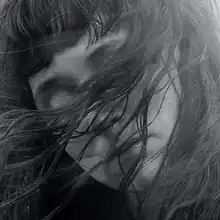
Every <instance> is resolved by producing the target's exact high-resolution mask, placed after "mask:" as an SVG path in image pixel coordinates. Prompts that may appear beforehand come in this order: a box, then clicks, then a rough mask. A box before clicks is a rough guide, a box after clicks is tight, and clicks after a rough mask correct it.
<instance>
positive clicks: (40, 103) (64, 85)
mask: <svg viewBox="0 0 220 220" xmlns="http://www.w3.org/2000/svg"><path fill="white" fill-rule="evenodd" d="M76 89H77V84H76V82H74V80H73V79H72V78H71V79H69V78H66V77H56V78H52V79H50V80H48V81H47V82H45V83H44V84H43V85H41V86H40V87H39V88H38V90H37V91H36V94H35V103H36V106H37V108H38V109H41V110H43V109H57V108H63V107H65V106H67V105H69V104H71V100H72V98H73V97H74V96H75V93H76Z"/></svg>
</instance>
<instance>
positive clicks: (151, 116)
mask: <svg viewBox="0 0 220 220" xmlns="http://www.w3.org/2000/svg"><path fill="white" fill-rule="evenodd" d="M127 37H128V34H127V32H126V31H124V30H121V31H119V32H118V33H115V34H111V35H109V36H107V37H105V38H103V39H102V40H100V41H98V42H97V43H96V44H95V45H92V46H90V47H89V48H87V43H88V36H87V34H85V35H84V36H83V37H82V38H81V39H80V40H79V41H78V43H77V44H75V45H74V46H72V47H69V48H68V49H65V50H63V51H62V52H57V53H55V55H54V57H53V62H52V64H51V65H50V66H49V67H48V68H46V69H43V70H41V71H40V72H38V73H37V74H36V75H34V76H32V77H30V78H29V84H30V87H31V89H32V93H33V97H34V99H35V103H36V106H37V108H38V109H44V108H46V106H47V107H48V106H49V107H50V108H54V109H56V108H60V107H64V106H66V105H67V104H70V102H71V100H72V96H73V95H74V94H72V93H71V92H70V90H69V89H67V88H65V87H62V88H61V87H59V85H58V84H56V85H53V83H51V84H48V85H49V86H48V89H46V90H44V92H43V93H41V95H39V94H38V90H39V88H40V87H41V86H42V85H43V84H45V83H46V82H48V81H50V80H51V79H53V78H55V77H59V78H60V79H62V78H63V79H68V80H70V81H72V83H73V84H74V83H75V84H82V83H83V82H85V81H86V80H88V79H89V78H90V77H92V75H93V71H92V68H91V66H90V62H91V60H90V61H89V60H88V57H91V56H90V55H91V54H94V55H95V56H97V57H94V60H95V61H94V62H96V61H97V63H95V65H96V66H97V64H98V62H99V59H102V60H103V58H104V57H105V54H104V53H105V52H106V51H105V50H102V48H105V47H103V46H105V45H111V46H112V45H113V46H114V47H115V48H118V47H120V46H121V45H122V44H123V43H124V42H125V40H126V38H127ZM162 57H163V60H166V59H167V55H166V50H164V51H162ZM175 58H176V62H177V63H178V61H179V50H178V48H176V53H175ZM158 62H159V63H158V64H157V65H151V66H146V70H145V75H144V77H143V79H142V80H141V82H140V84H139V85H138V86H137V87H136V88H135V89H134V90H133V92H132V93H131V94H130V96H129V99H128V103H127V108H126V111H125V114H124V116H123V118H122V119H121V120H120V121H119V122H118V123H117V124H115V125H114V126H113V127H112V128H110V129H109V130H107V131H106V132H104V133H103V134H101V135H99V136H97V137H96V138H95V139H94V140H93V141H92V142H91V143H90V145H89V146H88V149H87V150H86V152H85V153H84V156H83V159H82V160H81V161H80V163H79V165H80V166H81V167H82V168H83V169H84V170H85V171H88V170H90V169H91V168H92V167H93V166H94V165H96V164H97V163H98V162H100V161H101V160H103V159H105V158H106V157H107V155H108V153H109V151H110V150H111V148H112V147H116V148H117V146H118V145H119V144H120V143H121V142H123V140H125V139H126V138H128V137H130V136H131V135H132V134H133V133H135V132H136V131H137V125H136V122H135V120H134V121H132V122H131V123H130V124H129V126H128V127H127V128H126V129H125V130H124V131H123V133H122V134H121V135H120V137H119V139H118V141H117V142H116V141H115V139H116V136H117V134H118V132H119V131H120V130H121V128H122V127H123V125H125V124H126V122H127V121H128V119H129V118H130V117H131V115H132V114H133V113H134V111H135V109H136V107H137V105H138V103H139V101H140V99H141V97H142V93H143V90H144V88H145V85H146V83H147V80H148V77H147V76H148V74H150V73H151V74H152V72H153V73H154V76H156V75H157V73H158V72H159V71H160V70H161V68H163V61H162V59H161V61H158ZM177 75H178V73H177V69H176V68H175V65H172V64H171V65H170V73H169V74H166V75H165V76H164V78H163V79H162V80H161V82H160V83H159V85H158V91H159V92H157V93H156V94H155V95H154V96H153V98H152V100H151V102H150V106H149V110H148V114H147V119H148V122H149V123H150V124H149V127H148V133H149V134H150V135H152V137H151V138H149V140H148V142H147V145H146V146H145V147H146V151H145V152H146V155H145V162H147V161H148V162H147V163H146V164H145V165H144V166H143V168H142V169H141V170H140V172H139V173H138V175H137V176H136V178H135V180H134V182H133V183H134V184H135V186H136V187H138V188H143V187H144V186H145V184H146V182H149V181H151V180H152V178H153V177H154V176H155V174H156V173H157V171H158V168H159V166H160V164H161V162H162V160H163V157H164V154H165V150H163V149H164V148H165V146H166V144H167V142H168V140H169V137H170V135H171V132H172V131H173V129H174V125H175V123H176V120H177V108H178V95H180V93H181V88H180V82H179V77H178V76H177ZM172 81H173V83H171V82H172ZM170 83H171V84H170ZM113 104H114V103H113ZM113 104H112V105H113ZM111 107H112V106H107V107H106V108H104V109H103V110H102V111H101V112H100V113H99V115H98V118H97V120H98V121H102V120H103V119H104V118H105V117H106V115H107V114H108V113H109V111H110V109H111ZM123 107H124V103H123V102H122V103H121V106H118V107H117V110H116V111H117V113H120V112H122V111H123ZM95 115H96V112H92V113H90V114H89V115H88V116H87V117H86V118H85V119H84V120H83V122H82V123H81V125H80V128H82V129H83V128H85V127H86V126H87V125H88V123H89V122H91V120H92V119H93V118H94V116H95ZM90 139H91V136H90V135H84V136H82V137H80V138H78V139H74V140H72V141H70V142H69V144H68V146H67V148H66V151H67V153H68V154H69V155H70V157H72V158H73V159H76V158H77V156H78V155H79V154H80V152H81V150H82V149H83V148H84V147H85V145H86V143H87V142H88V140H90ZM110 146H111V147H110ZM139 152H140V146H138V145H137V146H136V147H134V148H133V149H132V150H130V151H129V152H126V153H125V154H124V155H123V156H122V157H121V164H122V167H123V169H124V171H125V172H127V171H128V170H129V168H130V167H131V166H132V164H133V163H134V161H135V159H136V158H137V155H138V153H139ZM157 153H158V155H157V156H156V157H155V158H154V159H152V160H149V159H151V158H152V157H153V156H154V155H155V154H157ZM91 175H92V176H93V178H95V179H96V180H97V181H100V182H102V183H104V184H106V185H108V186H110V187H113V188H118V187H119V184H120V181H121V180H122V178H123V176H124V174H123V172H122V171H121V168H120V166H119V162H118V159H117V158H116V159H114V160H113V161H111V162H109V163H108V164H104V165H101V166H100V167H99V168H98V169H96V170H95V171H94V172H93V173H92V174H91Z"/></svg>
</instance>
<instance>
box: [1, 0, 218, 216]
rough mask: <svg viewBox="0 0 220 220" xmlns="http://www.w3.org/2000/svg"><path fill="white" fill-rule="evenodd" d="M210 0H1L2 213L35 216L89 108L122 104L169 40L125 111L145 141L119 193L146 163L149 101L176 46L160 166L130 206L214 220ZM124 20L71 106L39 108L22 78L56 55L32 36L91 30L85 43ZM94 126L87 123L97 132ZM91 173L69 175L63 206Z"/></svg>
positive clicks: (214, 79) (214, 71)
mask: <svg viewBox="0 0 220 220" xmlns="http://www.w3.org/2000/svg"><path fill="white" fill-rule="evenodd" d="M214 7H215V4H214V3H212V4H211V3H210V2H209V1H208V0H202V1H199V2H198V1H193V0H182V1H170V0H147V1H141V0H140V1H132V0H115V1H108V0H44V1H39V0H30V1H25V0H14V1H11V0H9V1H7V2H6V4H5V5H4V8H3V10H2V12H1V20H0V22H1V25H0V29H1V32H0V39H1V41H0V48H1V61H0V64H1V84H0V86H1V95H0V100H1V116H0V128H1V131H2V132H1V139H0V151H1V152H0V155H1V159H0V162H1V165H0V168H1V171H0V175H1V179H0V186H1V187H0V190H1V193H0V200H1V203H0V210H1V211H0V214H1V215H0V216H1V217H0V218H1V219H4V220H5V219H9V220H11V219H22V220H24V219H39V218H40V217H39V215H38V213H39V210H38V207H39V201H40V198H41V189H42V187H43V186H44V185H45V184H46V183H47V182H48V180H49V179H50V178H52V177H53V176H55V175H57V174H58V173H59V172H61V171H59V169H58V167H59V166H58V165H59V162H60V158H61V155H62V154H63V152H64V151H65V147H66V145H67V143H68V141H69V140H70V139H71V138H74V137H72V134H73V133H74V131H76V130H77V128H78V126H79V124H80V122H81V121H82V120H83V118H85V116H86V115H87V114H88V113H89V111H91V109H92V110H94V108H97V109H101V108H103V106H105V105H107V104H108V103H109V102H112V101H113V100H114V101H115V100H120V101H121V100H125V103H126V100H127V98H128V96H129V94H130V93H131V91H132V90H133V89H134V88H135V87H136V86H138V84H139V82H140V81H141V79H142V77H143V74H144V70H145V68H148V67H149V66H152V65H154V66H157V61H158V60H159V59H160V58H161V53H160V52H161V51H162V50H163V49H164V48H167V50H168V59H167V60H164V68H163V69H162V70H161V71H160V73H159V74H158V76H157V77H153V75H154V74H153V73H155V72H156V70H157V68H152V69H153V71H152V72H151V74H150V76H149V81H148V82H149V83H147V84H146V88H145V90H144V93H143V97H142V99H141V101H140V103H139V105H138V107H137V109H136V111H135V114H134V115H133V116H132V118H131V119H130V121H131V120H134V119H138V120H137V123H138V127H139V128H140V129H139V130H138V133H139V136H140V139H139V140H135V141H139V142H141V143H142V145H143V150H142V151H141V153H140V155H139V158H138V160H137V162H136V164H134V166H132V168H131V169H130V170H129V172H128V173H127V174H126V175H125V178H124V179H123V181H122V183H121V185H120V190H121V192H123V193H124V194H125V195H127V192H128V186H129V185H130V184H131V182H132V180H133V179H134V177H135V175H136V173H137V171H138V170H139V169H140V167H141V166H142V165H143V164H142V161H143V155H144V146H145V145H146V142H147V139H148V132H147V127H148V124H149V122H148V121H147V112H148V107H149V103H150V100H151V98H152V96H153V95H154V94H155V92H156V88H157V85H158V83H159V82H160V80H161V79H162V78H163V76H164V75H169V72H170V69H169V68H170V65H169V64H170V63H171V62H173V61H175V56H174V53H175V48H176V47H177V46H178V47H179V50H180V62H179V63H176V68H177V69H178V73H179V77H180V81H181V87H182V94H181V96H180V97H179V113H178V120H177V123H176V126H175V129H174V131H173V133H172V135H171V138H170V141H169V143H168V144H167V146H166V152H167V156H166V157H165V158H164V162H163V163H162V164H161V168H160V170H159V172H158V174H157V175H156V176H155V178H154V180H153V182H152V184H150V185H149V186H148V188H147V189H146V192H141V193H140V194H139V193H136V197H137V201H138V203H137V205H135V206H134V207H135V208H134V210H133V213H134V216H135V217H136V218H138V217H143V218H146V219H148V218H149V219H159V218H161V219H172V218H173V219H175V218H176V219H179V218H180V216H181V218H183V219H187V218H190V219H217V218H218V212H219V210H218V208H219V193H220V187H219V182H220V181H219V176H220V174H219V169H220V167H219V165H220V161H219V158H220V157H219V152H218V146H219V133H220V128H219V123H218V117H219V113H220V109H219V94H218V93H219V91H220V90H219V89H220V88H219V80H218V79H219V74H218V72H219V70H220V65H219V54H220V48H219V39H218V36H217V31H218V30H217V22H216V17H215V15H214V14H213V10H214V9H213V8H214ZM103 18H104V19H103ZM122 25H123V27H125V28H126V29H128V31H129V34H130V35H129V39H128V40H127V41H126V43H125V45H124V46H123V47H122V48H119V49H118V50H117V51H116V52H115V53H114V56H109V57H107V58H106V60H105V62H104V64H103V65H102V66H101V68H99V70H97V74H95V76H94V77H92V78H91V79H90V80H89V81H88V82H86V83H85V84H83V85H82V86H81V87H80V88H78V91H77V95H76V96H75V97H73V104H72V105H71V106H68V107H66V108H65V109H61V110H47V111H38V110H37V109H36V107H35V105H34V101H33V98H32V93H31V90H30V88H29V86H28V80H27V79H28V77H29V76H30V75H31V74H35V73H37V72H38V71H39V70H41V69H43V68H46V67H47V66H48V65H50V63H51V62H52V55H53V54H51V55H47V56H46V55H45V54H44V52H43V51H44V47H45V46H46V45H47V44H48V42H47V41H45V42H43V43H42V44H38V43H37V42H39V39H44V37H45V36H53V35H55V36H58V35H59V34H60V33H62V32H66V31H72V32H73V34H74V33H76V32H78V31H79V30H80V31H81V32H80V33H81V34H78V35H77V37H76V38H77V39H79V38H80V36H82V34H83V33H85V32H86V31H88V32H89V33H90V41H89V43H90V44H93V43H94V42H96V41H97V40H99V39H100V38H101V37H102V36H105V35H106V34H107V33H109V32H111V31H116V30H117V29H118V28H119V27H121V26H122ZM77 39H76V41H77ZM54 40H55V41H56V38H54ZM50 43H53V42H52V41H51V42H50ZM64 43H65V42H64ZM109 90H110V92H109ZM105 91H108V93H105ZM100 94H102V95H101V96H100ZM94 103H97V104H95V105H94ZM125 108H126V106H125ZM97 112H98V111H97ZM67 116H68V119H69V120H68V122H67V123H66V124H65V125H60V123H59V121H60V120H61V119H62V118H63V117H67ZM117 120H120V117H118V119H117ZM117 120H114V121H112V120H111V121H110V122H109V121H108V123H106V122H105V123H103V122H101V124H100V126H101V127H102V130H103V129H107V127H105V126H104V125H106V124H107V126H112V125H113V124H114V123H116V122H117ZM100 126H99V125H95V126H93V129H95V130H96V132H100ZM103 126H104V127H105V128H103ZM90 131H91V130H90V129H88V130H87V131H84V132H82V133H85V132H90ZM133 144H134V142H132V141H130V142H129V140H128V141H127V142H126V144H122V145H121V147H120V148H119V149H117V151H116V150H115V151H114V152H112V154H111V155H110V156H109V158H107V159H106V161H103V162H108V161H109V160H111V159H112V158H114V157H120V155H121V154H122V153H123V152H125V151H126V150H128V149H129V148H131V147H132V146H133ZM82 156H83V154H82ZM79 159H80V158H79ZM74 165H75V164H74ZM74 165H73V166H74ZM73 166H72V167H70V168H66V169H73ZM66 169H65V170H66ZM94 169H95V168H94ZM63 172H64V171H63ZM88 176H89V173H82V174H80V175H77V177H76V178H73V179H72V180H71V182H69V183H66V184H67V185H71V191H70V193H68V196H67V197H66V198H65V200H64V201H63V203H62V205H61V206H60V207H59V208H62V206H64V205H65V204H66V203H67V202H68V201H69V199H70V198H72V197H73V196H74V194H75V192H76V190H77V189H78V188H79V187H80V186H82V185H83V184H84V183H85V182H86V180H87V179H88ZM134 191H135V189H134ZM127 200H128V201H129V197H127ZM192 207H193V208H192ZM152 210H154V212H153V214H152ZM55 211H58V209H57V210H55ZM54 213H55V212H54ZM155 213H156V214H155ZM51 216H52V215H51ZM49 217H50V216H49Z"/></svg>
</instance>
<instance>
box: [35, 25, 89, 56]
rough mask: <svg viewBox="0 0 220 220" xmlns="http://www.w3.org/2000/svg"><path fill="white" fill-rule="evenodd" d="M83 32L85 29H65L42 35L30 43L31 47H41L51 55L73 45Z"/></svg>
mask: <svg viewBox="0 0 220 220" xmlns="http://www.w3.org/2000/svg"><path fill="white" fill-rule="evenodd" d="M85 33H86V30H85V29H76V30H70V31H65V32H61V33H57V34H53V35H49V36H44V37H43V38H41V39H39V40H38V41H37V42H35V43H33V44H32V45H33V48H36V49H37V48H40V49H43V53H46V54H47V55H48V57H49V56H51V55H52V56H53V55H54V54H55V53H59V52H62V51H64V50H65V49H67V48H68V47H73V46H74V45H75V44H76V43H77V42H78V41H79V40H80V39H81V37H82V36H83V35H84V34H85Z"/></svg>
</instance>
